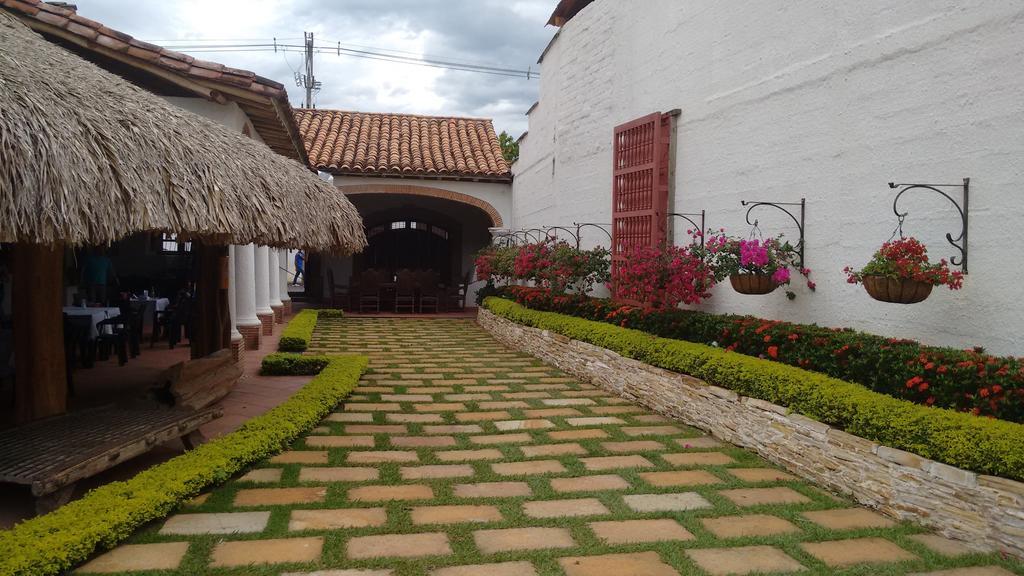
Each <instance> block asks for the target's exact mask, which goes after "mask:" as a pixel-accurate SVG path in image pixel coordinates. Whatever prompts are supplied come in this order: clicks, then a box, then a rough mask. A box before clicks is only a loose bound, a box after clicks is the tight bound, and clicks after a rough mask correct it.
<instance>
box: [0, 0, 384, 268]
mask: <svg viewBox="0 0 1024 576" xmlns="http://www.w3.org/2000/svg"><path fill="white" fill-rule="evenodd" d="M145 231H166V232H176V233H179V234H183V235H186V236H189V237H192V238H204V239H207V240H210V241H214V242H221V243H233V244H247V243H250V242H255V243H257V244H266V245H270V246H290V247H307V248H312V249H317V250H324V251H334V252H352V251H357V250H360V249H361V248H362V247H363V246H365V244H366V238H365V236H364V234H363V226H362V220H361V219H360V217H359V213H358V212H357V211H356V209H355V208H354V207H353V206H352V204H351V203H350V202H349V201H348V200H347V199H346V198H345V197H344V195H342V194H341V193H339V192H338V191H337V189H336V188H335V187H334V186H332V185H330V184H328V183H326V182H323V181H321V180H320V179H319V178H317V177H316V176H315V175H314V174H313V173H312V172H309V171H308V170H307V169H306V168H305V167H303V166H301V165H300V164H298V163H297V162H295V161H293V160H289V159H287V158H285V157H283V156H280V155H278V154H275V153H273V152H271V151H270V149H268V148H267V147H266V146H265V145H264V144H262V143H260V142H258V141H255V140H252V139H250V138H247V137H245V136H243V135H242V134H236V133H234V132H231V131H229V130H228V129H226V128H225V127H223V126H221V125H219V124H216V123H214V122H211V121H209V120H206V119H205V118H201V117H199V116H197V115H195V114H192V113H191V112H188V111H185V110H182V109H180V108H178V107H176V106H174V105H172V104H169V103H167V102H166V101H165V100H163V99H161V98H160V97H158V96H155V95H153V94H151V93H149V92H146V91H144V90H142V89H140V88H138V87H136V86H134V85H132V84H131V83H129V82H127V81H126V80H124V79H122V78H121V77H119V76H116V75H114V74H111V73H109V72H106V71H105V70H103V69H101V68H99V67H97V66H95V65H93V64H91V63H89V62H87V61H85V60H83V59H81V58H79V57H78V56H75V55H73V54H71V53H70V52H67V51H65V50H64V49H63V48H60V47H58V46H56V45H54V44H51V43H50V42H47V41H46V40H44V39H43V38H42V37H40V36H39V35H37V34H36V33H34V32H32V31H30V30H29V29H28V28H26V27H25V25H23V24H21V23H20V22H18V21H17V20H16V19H15V18H14V17H13V16H11V15H10V14H9V13H7V12H5V11H3V10H0V242H32V243H43V244H51V243H56V242H66V243H69V244H75V245H77V244H104V243H108V242H112V241H115V240H118V239H120V238H123V237H125V236H127V235H130V234H133V233H136V232H145Z"/></svg>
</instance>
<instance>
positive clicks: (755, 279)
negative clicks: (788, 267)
mask: <svg viewBox="0 0 1024 576" xmlns="http://www.w3.org/2000/svg"><path fill="white" fill-rule="evenodd" d="M729 283H730V284H732V289H733V290H735V291H737V292H739V293H740V294H769V293H771V292H774V291H775V289H776V288H778V287H779V285H778V284H777V283H776V282H775V280H773V279H772V277H771V275H770V274H732V275H731V276H729Z"/></svg>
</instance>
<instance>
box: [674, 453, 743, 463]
mask: <svg viewBox="0 0 1024 576" xmlns="http://www.w3.org/2000/svg"><path fill="white" fill-rule="evenodd" d="M662 458H664V459H665V462H668V463H669V464H671V465H673V466H724V465H726V464H733V463H735V462H736V460H734V459H733V457H732V456H729V455H728V454H722V453H721V452H683V453H676V454H665V455H663V456H662Z"/></svg>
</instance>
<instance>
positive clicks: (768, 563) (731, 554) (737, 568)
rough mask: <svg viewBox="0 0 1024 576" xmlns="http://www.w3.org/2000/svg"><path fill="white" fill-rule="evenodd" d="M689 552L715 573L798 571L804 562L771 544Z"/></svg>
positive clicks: (719, 574) (688, 553)
mask: <svg viewBox="0 0 1024 576" xmlns="http://www.w3.org/2000/svg"><path fill="white" fill-rule="evenodd" d="M686 555H687V556H689V557H690V559H692V560H693V561H694V562H696V563H697V565H698V566H700V567H701V568H702V569H703V570H704V571H705V572H707V573H708V574H711V575H712V576H725V575H727V574H750V573H751V572H798V571H801V570H804V567H803V565H802V564H800V563H799V562H797V561H796V560H794V559H793V558H790V557H789V556H787V555H786V553H785V552H783V551H782V550H779V549H778V548H774V547H772V546H743V547H740V548H707V549H696V550H687V551H686Z"/></svg>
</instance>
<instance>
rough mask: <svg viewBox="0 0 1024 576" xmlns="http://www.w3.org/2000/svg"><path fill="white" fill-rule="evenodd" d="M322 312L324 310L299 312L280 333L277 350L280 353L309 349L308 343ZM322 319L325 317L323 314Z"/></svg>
mask: <svg viewBox="0 0 1024 576" xmlns="http://www.w3.org/2000/svg"><path fill="white" fill-rule="evenodd" d="M323 312H326V310H313V309H306V310H300V311H299V313H298V314H296V315H295V317H294V318H292V319H291V321H290V322H288V325H287V326H285V327H284V331H283V332H281V339H280V340H278V342H277V349H278V350H279V351H281V352H305V351H306V348H309V341H310V340H312V339H313V329H314V328H316V321H317V318H318V317H319V315H320V314H321V313H323ZM324 317H325V318H326V317H327V315H326V314H324Z"/></svg>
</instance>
